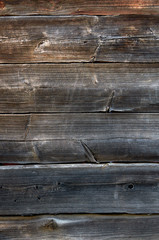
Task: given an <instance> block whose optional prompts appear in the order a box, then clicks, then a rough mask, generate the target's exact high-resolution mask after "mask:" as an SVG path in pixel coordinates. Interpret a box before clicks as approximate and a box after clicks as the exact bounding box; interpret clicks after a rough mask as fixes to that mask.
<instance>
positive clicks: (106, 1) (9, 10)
mask: <svg viewBox="0 0 159 240" xmlns="http://www.w3.org/2000/svg"><path fill="white" fill-rule="evenodd" d="M36 14H38V15H68V14H71V15H79V14H86V15H114V14H115V15H117V14H159V3H158V1H156V0H133V1H132V0H112V1H110V0H100V1H98V2H97V1H96V0H67V1H66V0H60V1H58V0H36V1H35V0H28V1H26V0H21V1H18V0H1V1H0V15H36Z"/></svg>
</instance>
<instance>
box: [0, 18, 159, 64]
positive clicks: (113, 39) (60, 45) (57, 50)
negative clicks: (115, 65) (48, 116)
mask: <svg viewBox="0 0 159 240" xmlns="http://www.w3.org/2000/svg"><path fill="white" fill-rule="evenodd" d="M158 22H159V16H140V15H123V16H115V17H102V16H101V17H97V16H92V17H91V16H90V17H89V16H75V17H70V16H67V17H55V16H54V17H52V16H48V17H45V16H31V17H30V16H26V17H25V16H19V17H14V18H13V17H0V32H1V36H0V49H1V51H0V63H31V62H33V63H39V62H57V63H59V62H96V61H102V62H158V61H159V54H158V49H159V38H158V36H159V24H158Z"/></svg>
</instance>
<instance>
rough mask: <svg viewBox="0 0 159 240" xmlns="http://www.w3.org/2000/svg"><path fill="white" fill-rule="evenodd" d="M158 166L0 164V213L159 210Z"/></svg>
mask: <svg viewBox="0 0 159 240" xmlns="http://www.w3.org/2000/svg"><path fill="white" fill-rule="evenodd" d="M158 179H159V165H158V164H149V163H147V164H141V163H140V164H129V165H128V164H113V163H112V164H57V165H56V164H53V165H31V166H29V165H27V166H24V165H19V166H18V165H17V166H1V167H0V183H1V188H0V196H1V197H0V214H1V215H28V214H57V213H159V201H158V198H159V185H158Z"/></svg>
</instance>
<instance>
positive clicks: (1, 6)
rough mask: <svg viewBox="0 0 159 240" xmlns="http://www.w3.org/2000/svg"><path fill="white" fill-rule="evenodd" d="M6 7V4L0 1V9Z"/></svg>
mask: <svg viewBox="0 0 159 240" xmlns="http://www.w3.org/2000/svg"><path fill="white" fill-rule="evenodd" d="M4 7H5V5H4V2H3V1H0V8H2V9H3V8H4Z"/></svg>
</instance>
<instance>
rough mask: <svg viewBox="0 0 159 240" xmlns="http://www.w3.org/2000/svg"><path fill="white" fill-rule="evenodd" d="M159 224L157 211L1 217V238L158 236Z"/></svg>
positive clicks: (75, 239) (149, 239)
mask: <svg viewBox="0 0 159 240" xmlns="http://www.w3.org/2000/svg"><path fill="white" fill-rule="evenodd" d="M158 225H159V216H158V215H156V216H155V215H152V216H146V215H142V216H139V215H138V216H135V215H134V216H133V215H112V216H111V215H97V214H96V215H94V214H91V215H90V214H87V215H86V214H85V215H58V216H51V215H50V216H37V217H0V238H1V239H3V240H28V239H30V240H44V239H45V240H52V239H54V240H70V239H71V240H92V239H94V240H97V239H100V240H106V239H111V240H117V239H118V240H123V239H124V240H129V239H132V240H139V239H140V240H145V239H146V240H158V239H159V228H158Z"/></svg>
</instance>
